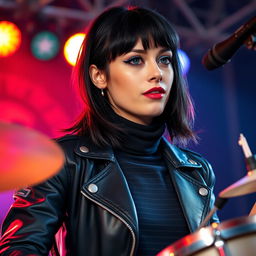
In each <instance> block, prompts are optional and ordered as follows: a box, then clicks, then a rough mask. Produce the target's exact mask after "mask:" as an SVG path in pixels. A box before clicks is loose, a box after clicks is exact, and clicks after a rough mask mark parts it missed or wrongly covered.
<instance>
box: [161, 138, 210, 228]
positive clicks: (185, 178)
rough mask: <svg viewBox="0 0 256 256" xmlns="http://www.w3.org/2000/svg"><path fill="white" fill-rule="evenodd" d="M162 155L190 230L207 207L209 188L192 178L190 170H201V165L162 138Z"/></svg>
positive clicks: (197, 224)
mask: <svg viewBox="0 0 256 256" xmlns="http://www.w3.org/2000/svg"><path fill="white" fill-rule="evenodd" d="M164 148H165V150H164V155H165V159H166V162H167V166H168V169H169V173H170V176H171V178H172V182H173V184H174V187H175V190H176V192H177V195H178V198H179V201H180V204H181V207H182V209H183V213H184V216H185V218H186V221H187V223H188V226H189V229H190V231H191V232H194V231H195V230H196V229H197V228H198V227H199V225H200V223H201V222H202V221H203V219H204V218H205V216H206V214H207V210H208V208H209V203H210V197H211V193H210V192H211V190H210V188H209V187H207V186H206V185H205V184H204V183H203V182H200V181H199V180H197V179H194V178H193V177H192V175H191V173H192V172H195V171H196V172H200V171H202V165H201V164H200V163H199V162H198V161H195V160H194V159H192V158H191V157H190V156H189V155H188V154H186V153H185V152H184V151H182V150H180V149H179V148H177V147H175V146H173V145H171V144H170V143H169V142H167V141H166V140H165V139H164Z"/></svg>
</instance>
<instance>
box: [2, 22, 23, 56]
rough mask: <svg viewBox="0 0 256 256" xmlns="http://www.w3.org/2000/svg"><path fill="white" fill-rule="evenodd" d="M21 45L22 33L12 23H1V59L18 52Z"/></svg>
mask: <svg viewBox="0 0 256 256" xmlns="http://www.w3.org/2000/svg"><path fill="white" fill-rule="evenodd" d="M20 44H21V32H20V30H19V28H18V27H17V26H16V25H15V24H14V23H12V22H9V21H1V22H0V57H8V56H10V55H12V54H13V53H14V52H16V51H17V50H18V48H19V46H20Z"/></svg>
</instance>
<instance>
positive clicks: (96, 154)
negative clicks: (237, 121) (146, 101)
mask: <svg viewBox="0 0 256 256" xmlns="http://www.w3.org/2000/svg"><path fill="white" fill-rule="evenodd" d="M162 145H163V147H164V151H165V153H166V154H167V155H168V158H169V159H170V160H171V162H172V164H173V165H174V167H175V168H180V167H191V168H201V167H202V165H201V164H200V163H198V162H197V161H195V160H194V159H192V158H191V157H189V156H188V155H187V154H186V153H184V151H182V150H180V149H179V148H178V147H176V146H174V145H172V144H171V143H169V142H168V141H167V139H166V138H164V137H162ZM75 152H76V154H78V155H79V156H81V157H86V158H91V159H102V160H109V161H112V162H114V161H115V156H114V152H113V149H112V148H111V147H110V146H109V147H107V148H106V147H104V148H100V147H98V146H96V145H95V144H93V143H91V141H90V140H89V139H87V138H86V137H81V139H80V140H79V141H78V144H77V146H76V147H75Z"/></svg>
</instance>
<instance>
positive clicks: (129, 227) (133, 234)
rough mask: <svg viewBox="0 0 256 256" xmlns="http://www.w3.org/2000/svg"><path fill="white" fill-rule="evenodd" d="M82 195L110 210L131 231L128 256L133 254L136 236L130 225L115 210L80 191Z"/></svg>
mask: <svg viewBox="0 0 256 256" xmlns="http://www.w3.org/2000/svg"><path fill="white" fill-rule="evenodd" d="M81 193H82V195H83V196H85V197H86V198H88V199H89V200H91V201H92V202H94V203H96V204H97V205H99V206H100V207H102V208H103V209H105V210H106V211H108V212H110V213H111V214H113V215H114V216H115V217H117V218H118V219H119V220H121V222H123V223H124V224H125V226H126V227H127V228H128V229H129V230H130V231H131V233H132V240H133V243H132V249H131V253H130V256H133V253H134V250H135V242H136V238H135V233H134V232H133V230H132V227H131V226H130V225H129V224H128V223H127V222H126V221H125V220H124V219H123V218H122V217H120V216H119V215H117V214H116V213H115V212H113V211H112V210H110V209H108V208H107V207H105V206H104V205H102V204H101V203H99V202H97V201H96V200H94V199H92V198H90V197H89V196H87V195H86V194H85V193H84V192H83V191H81Z"/></svg>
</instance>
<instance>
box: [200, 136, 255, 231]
mask: <svg viewBox="0 0 256 256" xmlns="http://www.w3.org/2000/svg"><path fill="white" fill-rule="evenodd" d="M238 144H239V145H240V146H241V147H242V150H243V152H244V156H245V163H246V169H247V175H246V176H245V177H243V178H241V179H240V180H238V181H237V182H235V183H234V184H232V185H230V186H229V187H227V188H226V189H224V190H222V191H221V192H220V193H219V195H218V197H217V199H216V201H215V204H214V207H213V209H212V210H211V211H210V212H209V213H208V215H207V216H206V218H205V219H204V220H203V222H202V223H201V225H200V226H199V228H202V227H204V226H206V225H207V223H208V222H209V220H210V219H211V217H212V216H213V214H214V213H215V212H216V211H217V210H220V209H222V208H223V206H224V205H225V204H226V202H227V199H228V198H231V197H236V196H242V195H246V194H250V193H253V192H256V155H253V154H252V152H251V150H250V148H249V145H248V143H247V140H246V138H245V137H244V135H243V134H240V137H239V140H238ZM255 208H256V206H255ZM254 211H256V209H255V210H254Z"/></svg>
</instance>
